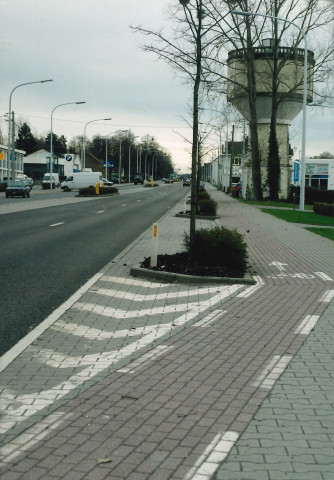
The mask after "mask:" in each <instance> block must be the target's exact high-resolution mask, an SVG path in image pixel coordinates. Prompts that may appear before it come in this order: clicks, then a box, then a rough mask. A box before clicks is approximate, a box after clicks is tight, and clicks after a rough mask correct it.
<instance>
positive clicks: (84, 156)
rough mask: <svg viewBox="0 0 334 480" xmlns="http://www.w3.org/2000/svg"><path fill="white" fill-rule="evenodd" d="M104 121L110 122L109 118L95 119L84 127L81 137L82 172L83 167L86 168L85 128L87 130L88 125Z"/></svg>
mask: <svg viewBox="0 0 334 480" xmlns="http://www.w3.org/2000/svg"><path fill="white" fill-rule="evenodd" d="M106 120H111V118H97V119H96V120H90V121H89V122H87V123H86V125H85V128H84V136H83V168H82V170H83V171H84V170H85V166H86V128H87V125H89V124H90V123H93V122H102V121H106Z"/></svg>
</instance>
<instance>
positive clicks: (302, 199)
mask: <svg viewBox="0 0 334 480" xmlns="http://www.w3.org/2000/svg"><path fill="white" fill-rule="evenodd" d="M230 13H232V15H242V16H244V17H265V18H271V19H272V20H279V21H281V22H284V23H289V24H290V25H294V26H295V27H296V28H297V29H298V30H299V31H300V33H301V34H302V37H303V40H304V87H303V124H302V155H301V159H300V173H299V175H300V197H299V210H300V211H304V208H305V149H306V101H307V41H306V35H305V32H304V30H303V29H302V28H300V26H299V25H297V24H296V23H295V22H292V21H291V20H287V19H286V18H282V17H275V16H274V15H265V14H264V13H252V12H244V11H241V10H231V12H230Z"/></svg>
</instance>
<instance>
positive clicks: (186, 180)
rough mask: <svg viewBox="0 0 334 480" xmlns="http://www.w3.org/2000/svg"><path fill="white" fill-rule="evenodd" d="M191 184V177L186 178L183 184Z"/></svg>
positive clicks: (188, 185)
mask: <svg viewBox="0 0 334 480" xmlns="http://www.w3.org/2000/svg"><path fill="white" fill-rule="evenodd" d="M190 185H191V181H190V179H189V178H185V179H184V180H183V186H184V187H190Z"/></svg>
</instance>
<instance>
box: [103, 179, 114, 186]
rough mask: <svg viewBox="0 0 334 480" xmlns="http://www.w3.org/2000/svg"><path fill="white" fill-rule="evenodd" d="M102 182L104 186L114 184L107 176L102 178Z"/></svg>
mask: <svg viewBox="0 0 334 480" xmlns="http://www.w3.org/2000/svg"><path fill="white" fill-rule="evenodd" d="M102 183H103V185H104V186H105V187H111V186H112V185H114V182H112V181H110V180H108V179H107V178H102Z"/></svg>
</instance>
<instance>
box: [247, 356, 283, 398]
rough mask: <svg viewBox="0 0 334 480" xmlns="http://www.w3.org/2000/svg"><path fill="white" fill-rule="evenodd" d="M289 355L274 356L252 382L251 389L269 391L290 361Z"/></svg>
mask: <svg viewBox="0 0 334 480" xmlns="http://www.w3.org/2000/svg"><path fill="white" fill-rule="evenodd" d="M291 358H292V357H291V356H290V355H283V356H280V355H275V356H274V357H273V358H272V360H270V361H269V363H268V364H267V365H266V366H265V368H264V369H263V370H262V373H261V374H260V375H259V376H258V377H257V379H256V380H255V382H253V387H260V388H264V389H265V390H270V389H271V388H272V387H273V386H274V384H275V382H276V381H277V379H278V378H279V376H280V375H281V374H282V373H283V372H284V370H285V369H286V367H287V365H288V364H289V363H290V361H291Z"/></svg>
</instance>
